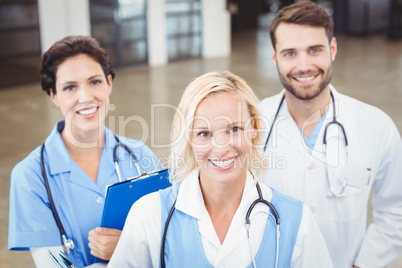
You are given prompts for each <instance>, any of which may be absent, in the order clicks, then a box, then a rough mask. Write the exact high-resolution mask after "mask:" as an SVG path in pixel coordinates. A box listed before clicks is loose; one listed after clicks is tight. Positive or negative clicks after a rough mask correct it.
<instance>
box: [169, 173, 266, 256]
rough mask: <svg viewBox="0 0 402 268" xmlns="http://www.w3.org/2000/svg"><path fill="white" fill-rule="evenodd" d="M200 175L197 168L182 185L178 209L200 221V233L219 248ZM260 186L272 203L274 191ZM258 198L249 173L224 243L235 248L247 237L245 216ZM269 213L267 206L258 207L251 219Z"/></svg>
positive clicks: (177, 202) (230, 248)
mask: <svg viewBox="0 0 402 268" xmlns="http://www.w3.org/2000/svg"><path fill="white" fill-rule="evenodd" d="M198 175H199V168H196V169H195V170H193V171H192V172H191V173H190V174H189V175H188V176H187V177H186V178H185V179H184V180H183V182H182V183H181V186H180V189H179V193H178V196H177V201H176V209H177V210H180V211H182V212H184V213H186V214H188V215H190V216H192V217H194V218H196V219H197V220H198V221H199V228H200V232H201V233H202V234H204V236H205V237H207V239H209V240H210V241H211V242H212V243H214V244H215V245H216V246H219V245H220V242H219V240H218V237H217V236H216V233H213V234H211V232H212V231H213V232H214V227H213V225H212V221H211V218H210V217H209V214H208V211H207V210H206V208H205V204H204V199H203V196H202V192H201V188H200V184H199V180H198ZM260 186H261V188H262V192H263V198H264V199H265V200H267V201H269V202H270V201H271V200H272V190H271V189H270V188H269V187H266V186H265V185H260ZM257 198H258V192H257V189H256V186H255V183H254V178H253V175H252V174H251V173H250V172H247V179H246V183H245V186H244V190H243V194H242V198H241V201H240V205H239V207H238V209H237V211H236V213H235V215H234V217H233V220H232V223H231V225H230V228H229V230H228V233H227V235H226V238H225V242H224V243H226V244H230V243H232V244H233V246H235V245H237V243H236V241H237V240H240V239H243V238H244V236H245V235H246V232H245V228H244V225H245V216H246V213H247V210H248V209H249V207H250V205H251V204H252V202H254V200H256V199H257ZM267 211H268V208H267V207H266V206H265V205H257V206H255V208H254V209H253V211H252V215H251V217H252V216H253V215H255V214H257V213H258V212H263V213H264V214H265V215H266V214H267ZM238 233H242V234H243V235H236V234H238ZM211 237H215V238H211ZM231 238H233V239H234V240H235V241H233V240H232V241H230V239H231ZM228 250H232V247H228Z"/></svg>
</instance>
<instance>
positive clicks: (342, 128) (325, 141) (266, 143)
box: [264, 91, 348, 197]
mask: <svg viewBox="0 0 402 268" xmlns="http://www.w3.org/2000/svg"><path fill="white" fill-rule="evenodd" d="M330 94H331V100H332V107H333V109H332V111H333V117H332V121H331V122H329V123H328V124H327V125H326V126H325V129H324V135H323V145H324V152H325V156H327V149H326V146H327V131H328V127H329V126H330V125H332V124H335V125H337V126H339V128H340V129H341V130H342V133H343V137H344V140H345V155H346V163H347V161H348V138H347V136H346V132H345V128H344V127H343V125H342V124H341V123H339V122H338V120H336V108H335V99H334V95H333V94H332V92H331V91H330ZM284 100H285V95H283V97H282V99H281V101H280V103H279V106H278V109H277V110H276V114H275V117H274V120H273V122H272V124H271V128H270V130H269V132H268V136H267V139H266V140H265V145H264V152H265V151H266V149H267V146H268V141H269V138H270V136H271V133H272V130H273V128H274V125H275V121H276V118H277V117H278V114H279V111H280V110H281V107H282V104H283V101H284ZM327 180H328V185H329V190H330V191H331V193H332V194H333V195H334V196H335V197H341V196H343V192H344V191H345V188H346V182H345V181H344V182H343V183H342V189H341V190H340V191H339V192H335V191H334V189H333V188H332V184H331V180H330V178H329V172H328V168H327Z"/></svg>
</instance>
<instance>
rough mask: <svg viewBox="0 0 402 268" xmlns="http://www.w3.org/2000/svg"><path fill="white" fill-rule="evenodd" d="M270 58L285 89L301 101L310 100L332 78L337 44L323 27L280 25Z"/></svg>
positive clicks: (326, 86)
mask: <svg viewBox="0 0 402 268" xmlns="http://www.w3.org/2000/svg"><path fill="white" fill-rule="evenodd" d="M275 37H276V49H275V50H274V51H273V59H274V61H275V63H276V66H277V68H278V73H279V77H280V80H281V82H282V84H283V86H284V87H285V89H286V90H287V91H288V92H289V93H291V94H292V95H293V96H295V97H296V98H298V99H301V100H310V99H313V98H315V97H317V96H318V95H320V93H321V92H322V91H324V90H326V89H329V83H330V81H331V79H332V61H333V60H334V59H335V55H336V51H337V45H336V39H335V38H333V39H332V41H331V43H330V44H329V43H328V37H327V35H326V32H325V29H324V28H323V27H313V26H306V25H297V24H290V23H281V24H279V26H278V28H277V29H276V31H275Z"/></svg>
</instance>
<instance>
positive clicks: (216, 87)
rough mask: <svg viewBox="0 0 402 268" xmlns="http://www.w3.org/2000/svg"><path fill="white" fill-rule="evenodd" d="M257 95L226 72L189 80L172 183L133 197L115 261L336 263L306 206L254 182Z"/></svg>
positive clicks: (176, 134) (178, 121)
mask: <svg viewBox="0 0 402 268" xmlns="http://www.w3.org/2000/svg"><path fill="white" fill-rule="evenodd" d="M257 103H258V99H257V97H256V96H255V95H254V93H253V91H252V89H251V88H250V87H249V86H248V85H247V84H246V83H245V81H244V80H243V79H241V78H240V77H237V76H235V75H233V74H232V73H230V72H212V73H207V74H204V75H202V76H200V77H198V78H196V79H195V80H194V81H193V82H192V83H190V84H189V86H188V87H187V88H186V90H185V92H184V94H183V97H182V99H181V102H180V104H179V107H178V109H177V112H176V114H175V117H174V121H173V125H172V136H171V139H172V140H171V142H172V149H171V156H170V157H171V180H172V182H173V184H174V185H173V187H171V188H168V189H166V190H163V191H160V192H158V193H153V194H150V195H147V196H145V197H143V198H142V199H140V200H139V201H138V202H136V203H135V204H134V205H133V207H132V209H131V211H130V213H129V216H128V218H127V221H126V224H125V226H124V229H123V233H122V235H121V237H120V240H119V243H118V245H117V247H116V251H115V252H114V254H113V256H112V259H111V261H110V263H109V267H159V266H161V267H165V265H166V266H167V267H257V266H258V267H276V266H277V267H332V263H331V260H330V256H329V253H328V251H327V249H326V245H325V242H324V240H323V238H322V236H321V233H320V231H319V230H318V227H317V225H316V223H315V222H314V219H313V216H312V214H311V212H310V210H309V209H308V208H307V207H306V206H304V205H303V203H301V202H300V201H297V200H295V199H292V198H289V197H286V196H284V195H282V194H280V193H279V192H277V191H275V190H273V189H271V188H269V187H267V186H265V185H260V184H258V181H259V180H260V179H261V178H262V177H263V176H264V172H263V169H262V166H263V159H262V157H261V154H260V153H259V151H258V150H257V146H256V145H257V144H260V143H261V137H260V133H259V132H258V129H259V127H260V124H261V122H260V118H259V113H258V109H257V106H256V105H257ZM278 241H279V243H278Z"/></svg>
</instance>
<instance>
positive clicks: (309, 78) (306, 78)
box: [296, 76, 314, 82]
mask: <svg viewBox="0 0 402 268" xmlns="http://www.w3.org/2000/svg"><path fill="white" fill-rule="evenodd" d="M313 79H314V76H309V77H296V80H297V81H300V82H305V81H310V80H313Z"/></svg>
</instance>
